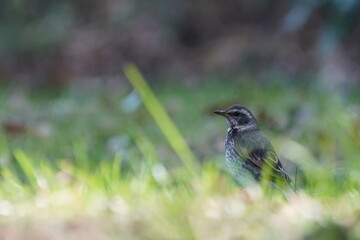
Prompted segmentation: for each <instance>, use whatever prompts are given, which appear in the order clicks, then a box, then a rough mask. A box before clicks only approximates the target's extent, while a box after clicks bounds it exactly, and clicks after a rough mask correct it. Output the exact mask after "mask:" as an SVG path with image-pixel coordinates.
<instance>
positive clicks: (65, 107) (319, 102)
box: [0, 65, 360, 240]
mask: <svg viewBox="0 0 360 240" xmlns="http://www.w3.org/2000/svg"><path fill="white" fill-rule="evenodd" d="M126 76H127V77H128V78H129V81H130V82H131V84H132V86H133V87H134V88H135V89H136V91H137V93H138V95H139V97H140V98H141V102H142V103H143V106H140V107H139V108H138V109H137V110H136V111H134V112H131V113H129V112H126V111H123V110H122V108H121V107H122V105H123V104H122V103H123V102H122V101H123V99H124V97H125V93H118V95H111V94H109V93H107V92H105V91H104V90H102V89H100V90H97V91H95V92H94V91H92V92H89V93H86V92H85V93H84V92H83V93H82V95H81V97H80V96H78V95H76V93H73V92H71V91H68V92H66V91H65V92H64V93H62V94H59V95H58V97H54V98H53V99H48V100H47V101H39V100H37V101H34V100H33V97H32V94H31V93H26V92H25V93H22V94H20V95H19V96H21V98H22V99H21V101H18V102H16V103H12V102H11V101H10V100H9V101H4V102H3V103H0V104H2V105H4V108H3V109H7V110H6V111H5V110H4V112H3V114H2V116H0V120H1V121H2V123H4V122H8V121H17V122H20V123H24V128H25V129H26V131H25V132H23V133H18V134H14V133H12V132H11V131H10V130H9V129H8V130H6V129H5V128H3V129H2V130H1V135H0V164H1V169H0V179H1V181H0V220H1V224H0V239H10V240H11V239H31V238H32V239H40V240H42V239H304V237H305V236H312V235H311V234H315V235H316V234H322V231H323V232H329V231H330V230H329V229H331V230H333V229H340V230H339V231H344V233H345V234H346V235H347V236H348V237H349V238H354V239H356V238H358V237H359V236H360V233H359V231H358V230H357V229H358V227H359V221H358V219H359V218H358V216H359V215H358V213H359V210H360V204H359V202H360V194H359V184H360V174H359V163H358V160H359V158H360V155H359V134H360V131H359V124H358V121H359V118H358V116H357V115H356V114H354V113H353V112H352V110H351V109H353V108H351V107H350V106H353V105H356V104H359V103H357V102H348V100H347V99H346V98H343V99H341V98H339V97H338V96H337V95H336V94H334V93H330V92H326V91H322V90H313V89H309V88H308V87H302V86H299V88H293V87H289V86H285V85H282V84H281V83H274V84H272V83H268V85H266V86H263V85H259V84H256V83H254V82H253V83H251V84H247V83H246V81H245V82H244V83H239V84H236V88H235V87H234V85H233V84H228V83H216V82H211V83H209V84H206V85H205V86H198V87H195V86H193V87H192V88H191V90H189V89H188V88H187V87H185V86H178V88H177V89H174V87H173V85H171V86H168V85H165V86H163V87H161V88H159V87H157V88H156V86H152V89H156V90H155V91H153V90H152V89H151V88H150V86H149V85H148V84H147V83H146V81H145V79H144V78H143V77H142V76H141V74H140V73H139V71H138V70H137V69H136V68H135V67H134V66H132V65H129V66H127V67H126ZM241 80H243V79H241ZM219 89H221V91H222V94H218V93H219ZM128 91H131V89H128ZM194 92H196V94H194ZM3 94H4V95H3V96H1V99H14V96H11V92H9V93H3ZM17 94H18V93H17ZM112 94H113V93H112ZM254 96H255V97H254ZM11 97H12V98H11ZM287 99H289V101H287ZM234 101H235V102H239V103H242V104H244V105H247V106H249V108H251V109H252V110H253V111H254V113H255V114H256V115H257V116H258V117H259V122H260V124H261V127H262V129H264V131H265V132H266V133H267V135H269V137H270V138H271V140H272V142H273V143H274V147H275V149H276V151H277V152H278V154H279V155H280V156H282V157H284V158H286V159H288V160H290V161H293V162H296V163H297V164H298V165H299V166H300V167H301V169H303V171H304V172H305V176H306V177H307V179H306V182H305V184H303V185H302V187H299V191H298V193H296V194H293V195H291V194H290V195H289V196H288V200H287V201H286V200H285V199H283V198H277V197H267V196H265V195H264V194H263V193H262V191H261V189H260V188H251V189H241V188H240V187H239V186H237V185H236V183H235V182H234V181H233V180H232V178H231V176H229V174H228V173H227V172H226V168H225V167H224V166H223V162H224V161H223V160H224V157H223V146H222V145H223V141H224V138H225V133H226V126H225V123H224V122H223V119H219V118H216V117H212V116H211V109H212V108H213V107H214V105H216V106H217V107H218V106H220V105H223V106H224V107H226V106H227V105H228V104H230V103H232V102H234ZM19 102H20V104H19ZM194 103H198V104H194ZM12 104H13V105H12ZM14 104H15V105H14ZM5 105H6V106H5ZM19 112H23V113H27V112H31V113H32V114H29V115H27V114H24V115H19V114H18V113H19ZM169 116H171V118H170V117H169ZM38 119H41V121H39V120H38ZM41 124H44V125H41ZM44 128H45V129H47V128H48V130H47V131H44V130H42V129H44ZM39 129H40V130H41V131H40V130H39ZM15 226H16V227H15ZM11 234H12V235H11ZM9 236H10V237H9ZM317 236H318V235H317ZM325 239H329V238H325ZM330 239H331V238H330Z"/></svg>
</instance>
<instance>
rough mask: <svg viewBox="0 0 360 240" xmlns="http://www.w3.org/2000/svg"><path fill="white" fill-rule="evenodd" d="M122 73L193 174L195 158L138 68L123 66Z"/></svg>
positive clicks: (132, 65)
mask: <svg viewBox="0 0 360 240" xmlns="http://www.w3.org/2000/svg"><path fill="white" fill-rule="evenodd" d="M124 72H125V75H126V77H127V78H128V80H129V82H130V83H131V85H132V86H133V87H134V88H135V90H136V92H137V93H138V94H139V96H140V97H141V99H142V101H143V103H144V105H145V107H146V109H147V110H148V111H149V112H150V114H151V116H152V117H153V118H154V120H155V122H156V123H157V125H158V126H159V128H160V129H161V131H162V132H163V134H164V135H165V137H166V139H167V140H168V142H169V144H170V145H171V147H172V148H173V149H174V151H175V152H176V154H177V155H178V156H179V158H180V159H181V161H182V162H183V164H184V165H185V167H186V168H187V169H188V170H189V171H190V172H192V173H195V172H194V171H195V170H196V169H197V166H196V165H197V164H196V163H197V161H196V158H195V156H194V155H193V153H192V151H191V150H190V148H189V146H188V144H187V143H186V141H185V139H184V138H183V137H182V135H181V134H180V132H179V130H178V129H177V128H176V126H175V124H174V122H173V121H172V120H171V119H170V117H169V115H168V114H167V112H166V111H165V109H164V107H163V106H162V105H161V103H160V101H159V100H158V99H157V98H156V96H155V94H154V93H153V91H152V90H151V88H150V87H149V85H148V84H147V82H146V80H145V79H144V77H143V76H142V75H141V73H140V71H139V70H138V68H137V67H136V66H135V65H134V64H127V65H125V66H124Z"/></svg>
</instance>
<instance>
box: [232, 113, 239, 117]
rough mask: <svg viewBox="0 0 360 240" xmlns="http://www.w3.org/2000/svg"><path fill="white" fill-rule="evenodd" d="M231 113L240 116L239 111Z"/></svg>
mask: <svg viewBox="0 0 360 240" xmlns="http://www.w3.org/2000/svg"><path fill="white" fill-rule="evenodd" d="M232 115H233V116H235V117H238V116H240V112H233V113H232Z"/></svg>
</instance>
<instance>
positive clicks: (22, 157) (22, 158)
mask: <svg viewBox="0 0 360 240" xmlns="http://www.w3.org/2000/svg"><path fill="white" fill-rule="evenodd" d="M14 157H15V159H16V160H17V162H18V163H19V165H20V167H21V169H22V170H23V172H24V174H25V176H26V178H27V179H28V180H29V182H30V184H31V186H32V187H35V186H36V183H37V181H36V180H37V176H36V171H35V168H34V166H33V164H32V161H31V160H30V159H29V157H28V156H27V155H26V154H25V153H24V152H23V151H22V150H20V149H15V150H14Z"/></svg>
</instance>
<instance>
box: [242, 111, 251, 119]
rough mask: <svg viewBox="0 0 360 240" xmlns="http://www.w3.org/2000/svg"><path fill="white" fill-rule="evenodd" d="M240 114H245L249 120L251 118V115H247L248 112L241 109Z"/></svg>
mask: <svg viewBox="0 0 360 240" xmlns="http://www.w3.org/2000/svg"><path fill="white" fill-rule="evenodd" d="M240 112H241V113H243V114H245V115H246V116H248V117H249V118H251V117H252V116H251V114H250V113H249V111H246V110H244V109H242V110H241V111H240Z"/></svg>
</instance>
